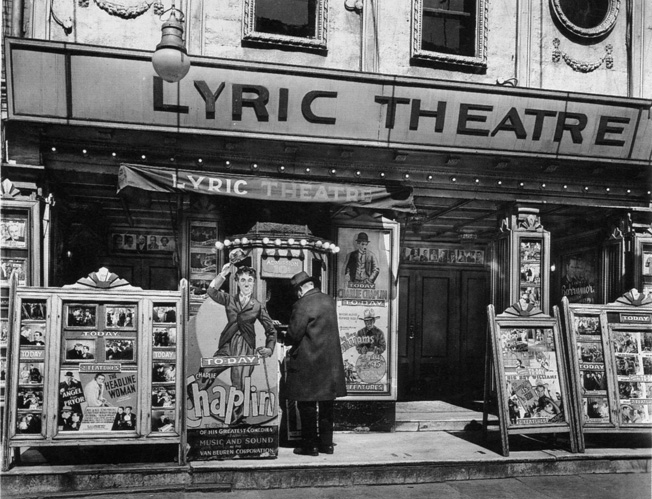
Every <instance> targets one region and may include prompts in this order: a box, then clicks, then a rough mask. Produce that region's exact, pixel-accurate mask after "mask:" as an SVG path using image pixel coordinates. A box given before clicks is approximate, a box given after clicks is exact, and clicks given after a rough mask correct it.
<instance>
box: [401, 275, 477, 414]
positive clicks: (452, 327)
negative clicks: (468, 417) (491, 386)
mask: <svg viewBox="0 0 652 499" xmlns="http://www.w3.org/2000/svg"><path fill="white" fill-rule="evenodd" d="M488 280H489V274H488V272H487V271H484V270H467V269H441V270H432V269H423V268H403V269H401V271H400V274H399V328H398V349H399V351H398V400H399V401H414V400H444V401H447V402H451V403H454V404H456V405H462V406H464V405H469V404H471V403H472V402H473V401H474V400H481V399H482V393H483V386H484V385H483V383H484V356H485V350H486V345H485V341H486V307H487V304H488V303H489V289H488Z"/></svg>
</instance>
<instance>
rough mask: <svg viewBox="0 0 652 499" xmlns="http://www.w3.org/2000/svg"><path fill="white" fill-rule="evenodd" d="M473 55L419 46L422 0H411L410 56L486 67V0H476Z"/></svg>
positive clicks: (421, 29)
mask: <svg viewBox="0 0 652 499" xmlns="http://www.w3.org/2000/svg"><path fill="white" fill-rule="evenodd" d="M476 2H477V8H476V27H475V56H466V55H456V54H447V53H444V52H434V51H431V50H424V49H422V48H421V44H422V40H423V6H424V0H412V46H411V54H410V55H411V57H412V59H414V60H420V61H430V62H439V63H444V64H456V65H463V66H472V67H476V68H486V67H487V11H488V0H476Z"/></svg>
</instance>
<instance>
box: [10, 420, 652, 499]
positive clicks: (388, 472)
mask: <svg viewBox="0 0 652 499" xmlns="http://www.w3.org/2000/svg"><path fill="white" fill-rule="evenodd" d="M650 437H651V435H650V434H649V433H645V434H642V433H636V434H604V435H602V434H590V435H587V437H586V444H587V450H586V452H585V453H572V452H570V450H569V444H568V441H567V436H561V435H560V437H559V438H558V439H556V440H555V441H553V440H551V439H550V436H549V435H530V436H525V435H519V436H512V437H510V455H509V456H508V457H504V456H502V455H500V439H499V438H498V433H497V432H495V431H493V432H491V433H490V439H489V441H488V443H484V442H483V441H482V432H480V431H461V432H447V431H432V432H394V433H362V434H357V433H337V434H336V438H335V442H336V444H337V445H336V447H335V453H334V454H333V455H325V454H320V455H319V456H318V457H309V456H298V455H295V454H294V453H293V452H292V449H291V448H281V449H280V451H279V456H278V458H277V459H269V460H230V461H201V462H198V461H193V462H191V463H189V464H188V465H186V466H178V465H176V464H175V463H173V462H172V461H173V460H174V456H175V454H176V448H173V449H172V450H170V449H163V448H161V449H153V448H152V447H151V446H140V447H137V446H133V447H131V446H130V447H129V448H125V446H113V447H111V448H110V449H107V448H106V447H105V448H103V449H101V450H102V452H99V454H98V452H96V451H98V450H100V449H96V451H95V452H94V451H92V450H90V449H84V448H80V447H77V448H75V449H72V450H70V449H68V450H64V449H62V448H55V449H52V448H50V449H47V450H46V449H42V450H40V451H35V450H34V449H32V450H30V451H29V453H32V454H31V456H28V455H27V454H25V463H24V464H23V465H20V466H16V467H14V468H12V469H11V470H9V471H8V472H6V473H4V474H2V476H1V477H0V478H1V482H0V485H1V491H2V496H3V498H6V497H18V496H20V497H21V498H22V499H26V498H27V497H33V496H42V497H56V496H58V495H61V494H62V493H75V494H76V497H79V494H89V493H93V491H96V492H97V491H106V490H112V491H114V492H116V493H117V492H119V491H122V492H124V493H127V492H128V493H129V494H130V495H133V494H137V493H139V492H145V491H149V492H157V494H156V496H157V499H162V497H163V496H162V495H160V494H163V493H165V492H171V493H177V494H181V493H182V492H192V491H196V492H206V491H209V490H212V491H218V492H220V491H221V492H224V491H236V490H237V491H239V492H238V495H237V497H238V498H240V497H257V496H255V495H253V496H252V495H250V496H242V495H241V494H242V493H243V492H242V491H245V490H251V491H253V490H258V491H260V490H269V489H298V488H306V487H307V488H311V489H313V488H321V487H338V488H341V487H347V488H350V487H360V486H367V485H392V486H394V485H408V484H424V483H441V482H455V483H457V482H458V481H467V480H487V479H496V478H500V479H504V478H514V477H518V479H519V480H521V479H522V478H524V477H545V476H550V475H556V476H571V475H584V474H613V473H617V474H620V473H626V474H631V473H635V474H639V473H650V471H652V467H651V462H652V461H651V457H652V456H651V452H650V447H651V438H650ZM147 447H149V448H148V449H147ZM29 453H28V454H29ZM98 455H99V457H98ZM28 457H29V460H28V459H27V458H28ZM162 460H166V461H167V463H166V462H161V461H162ZM28 461H31V464H30V463H28ZM37 461H38V462H37ZM148 461H149V462H148ZM64 463H66V464H64ZM175 497H180V496H179V495H177V496H175ZM231 497H234V496H231ZM261 497H263V496H261ZM265 497H267V496H265ZM269 497H273V496H269ZM303 497H306V496H303ZM310 497H312V496H310ZM317 497H318V496H317ZM350 497H353V496H350ZM444 497H446V496H444ZM450 497H457V496H455V495H452V496H450ZM460 497H464V496H460ZM531 497H536V496H528V498H529V499H530V498H531ZM578 497H580V496H578ZM612 497H619V496H612ZM626 497H629V498H632V499H634V498H635V497H636V496H632V495H629V496H626ZM636 499H638V498H636ZM645 499H647V498H645Z"/></svg>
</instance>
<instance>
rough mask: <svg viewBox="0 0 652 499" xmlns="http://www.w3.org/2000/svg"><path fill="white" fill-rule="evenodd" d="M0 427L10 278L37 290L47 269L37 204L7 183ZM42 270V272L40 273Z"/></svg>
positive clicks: (1, 221)
mask: <svg viewBox="0 0 652 499" xmlns="http://www.w3.org/2000/svg"><path fill="white" fill-rule="evenodd" d="M0 193H1V195H2V204H1V208H0V426H3V425H4V419H3V416H2V415H3V414H4V411H3V410H2V409H3V408H4V404H5V395H6V388H7V387H6V383H7V353H8V334H9V315H10V314H9V301H10V278H11V276H12V274H14V275H15V276H16V283H17V285H21V286H26V285H29V286H39V285H40V284H41V275H44V276H47V266H44V267H43V269H41V267H40V265H39V264H40V256H41V244H42V242H43V243H44V244H46V245H47V241H48V237H47V236H45V237H41V232H40V223H41V221H40V216H41V208H40V201H39V200H38V199H36V196H35V195H34V194H32V195H29V196H28V195H25V194H24V193H23V192H21V191H20V190H19V189H18V188H17V187H16V186H15V185H14V184H13V182H11V180H9V179H4V180H3V181H2V183H0ZM41 270H42V272H41Z"/></svg>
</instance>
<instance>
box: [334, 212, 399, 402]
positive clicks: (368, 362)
mask: <svg viewBox="0 0 652 499" xmlns="http://www.w3.org/2000/svg"><path fill="white" fill-rule="evenodd" d="M337 244H338V246H339V247H340V248H341V253H339V254H338V258H337V279H336V283H337V285H336V290H335V293H336V294H335V298H336V302H337V315H338V323H339V327H340V343H341V346H342V356H343V360H344V371H345V375H346V389H347V392H348V395H349V398H351V399H357V400H382V399H385V400H388V399H389V400H395V398H396V381H395V380H396V369H397V367H396V358H397V352H395V348H396V347H395V344H396V334H397V316H396V313H395V311H394V310H395V306H396V293H395V288H396V278H395V276H396V269H397V266H398V227H397V226H396V224H394V223H390V222H387V223H384V224H382V225H371V224H366V225H364V226H343V227H339V228H338V232H337Z"/></svg>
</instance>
